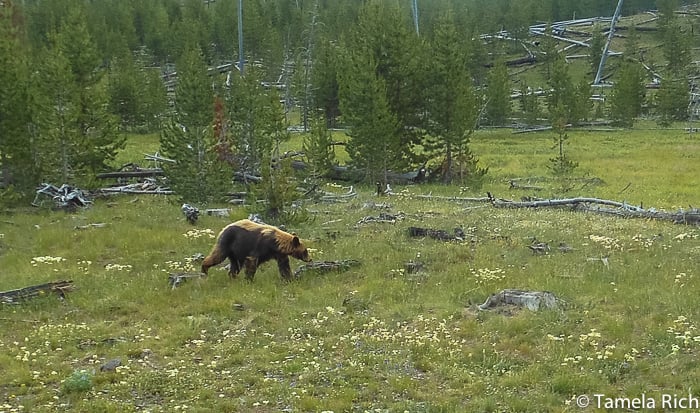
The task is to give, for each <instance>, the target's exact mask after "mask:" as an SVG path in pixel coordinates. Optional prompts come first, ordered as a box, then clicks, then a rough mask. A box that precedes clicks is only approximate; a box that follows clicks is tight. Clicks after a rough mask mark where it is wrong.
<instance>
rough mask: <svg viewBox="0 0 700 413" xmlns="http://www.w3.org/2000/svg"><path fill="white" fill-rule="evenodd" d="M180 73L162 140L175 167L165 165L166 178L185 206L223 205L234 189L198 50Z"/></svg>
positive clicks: (180, 66)
mask: <svg viewBox="0 0 700 413" xmlns="http://www.w3.org/2000/svg"><path fill="white" fill-rule="evenodd" d="M177 72H178V80H177V86H176V90H175V114H174V115H173V117H172V118H171V119H169V120H168V121H167V123H166V125H165V126H164V127H163V130H162V132H161V137H160V145H161V150H162V153H163V155H164V156H166V157H168V158H171V159H173V160H175V161H176V163H174V164H171V163H165V164H164V165H163V169H164V171H165V175H166V177H167V178H168V182H169V185H170V186H171V188H172V189H173V190H174V191H175V192H176V193H177V195H178V197H179V199H180V200H181V201H183V202H194V203H207V202H213V201H220V200H222V199H223V198H224V195H225V193H226V190H227V189H229V188H230V186H231V172H230V169H229V168H228V166H227V165H226V164H225V163H224V162H221V161H220V160H219V158H218V154H217V151H216V150H215V144H216V142H215V137H214V131H213V128H212V124H213V122H214V94H213V91H212V87H211V83H210V80H209V78H208V76H207V68H206V66H205V64H204V60H203V58H202V55H201V53H200V51H199V48H198V47H196V46H190V48H189V49H188V50H187V51H186V52H185V53H184V54H183V56H182V57H181V58H180V60H179V61H178V65H177Z"/></svg>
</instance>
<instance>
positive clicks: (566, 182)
mask: <svg viewBox="0 0 700 413" xmlns="http://www.w3.org/2000/svg"><path fill="white" fill-rule="evenodd" d="M553 117H554V119H553V122H552V129H553V130H554V132H555V133H556V136H555V137H554V148H555V149H556V150H557V155H556V156H555V157H554V158H550V159H549V165H548V166H547V167H548V169H549V171H550V172H551V173H552V175H553V176H554V177H555V178H556V179H557V180H558V181H559V185H560V190H561V191H562V192H568V191H570V190H571V189H572V188H573V186H572V181H571V177H572V175H573V173H574V171H575V170H576V168H578V162H575V161H573V160H572V159H571V158H569V156H568V154H567V153H566V151H564V147H565V145H566V143H567V141H568V140H569V135H568V134H567V133H566V123H567V122H566V109H565V108H564V107H563V105H561V104H560V105H559V106H558V107H557V108H556V109H555V111H554V114H553Z"/></svg>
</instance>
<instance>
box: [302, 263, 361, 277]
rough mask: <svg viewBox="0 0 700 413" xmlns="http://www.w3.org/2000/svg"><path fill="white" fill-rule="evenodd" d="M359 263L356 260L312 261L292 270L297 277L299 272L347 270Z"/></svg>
mask: <svg viewBox="0 0 700 413" xmlns="http://www.w3.org/2000/svg"><path fill="white" fill-rule="evenodd" d="M358 265H360V261H357V260H352V259H350V260H340V261H313V262H310V263H307V264H304V265H302V266H301V267H299V268H297V269H296V271H294V277H299V276H300V275H301V273H303V272H306V271H310V270H313V271H317V272H330V271H338V272H340V271H347V270H349V269H350V267H355V266H358Z"/></svg>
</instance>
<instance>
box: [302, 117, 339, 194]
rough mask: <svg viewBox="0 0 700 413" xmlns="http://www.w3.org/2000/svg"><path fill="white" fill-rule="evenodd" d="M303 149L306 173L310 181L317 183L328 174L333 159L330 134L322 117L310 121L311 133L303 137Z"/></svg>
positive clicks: (333, 153)
mask: <svg viewBox="0 0 700 413" xmlns="http://www.w3.org/2000/svg"><path fill="white" fill-rule="evenodd" d="M303 149H304V156H305V157H306V162H307V165H308V171H307V173H308V175H309V177H310V178H311V180H313V181H315V182H318V180H319V179H320V178H322V177H324V176H326V175H327V174H328V173H329V172H330V170H331V168H332V167H333V160H334V158H335V152H334V151H333V146H332V140H331V134H330V131H329V130H328V128H327V127H326V122H325V120H324V119H323V117H314V118H313V119H312V121H311V131H310V132H309V133H308V134H307V135H306V136H305V137H304V146H303Z"/></svg>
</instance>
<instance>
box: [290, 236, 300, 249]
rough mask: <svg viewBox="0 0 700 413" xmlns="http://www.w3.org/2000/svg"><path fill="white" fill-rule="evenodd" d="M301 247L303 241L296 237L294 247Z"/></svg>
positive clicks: (293, 240)
mask: <svg viewBox="0 0 700 413" xmlns="http://www.w3.org/2000/svg"><path fill="white" fill-rule="evenodd" d="M299 245H301V241H300V240H299V237H297V236H296V235H295V236H294V238H292V246H293V247H294V248H296V247H298V246H299Z"/></svg>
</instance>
